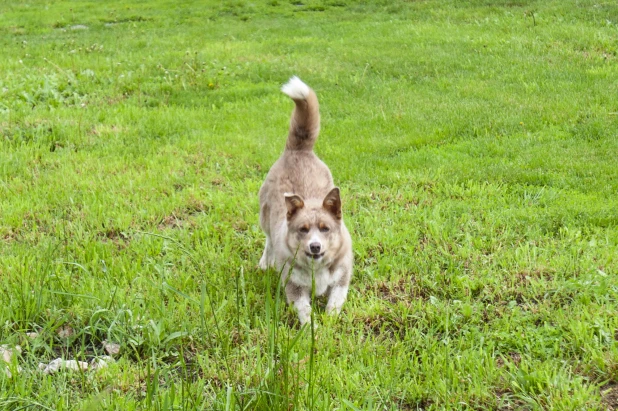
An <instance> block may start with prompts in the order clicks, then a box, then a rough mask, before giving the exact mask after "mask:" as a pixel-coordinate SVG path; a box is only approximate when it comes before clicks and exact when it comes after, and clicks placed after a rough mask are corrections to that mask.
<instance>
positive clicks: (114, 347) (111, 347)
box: [103, 340, 120, 355]
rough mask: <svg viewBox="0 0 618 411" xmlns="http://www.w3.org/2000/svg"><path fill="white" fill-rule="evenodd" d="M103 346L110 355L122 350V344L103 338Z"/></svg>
mask: <svg viewBox="0 0 618 411" xmlns="http://www.w3.org/2000/svg"><path fill="white" fill-rule="evenodd" d="M103 348H104V349H105V351H106V352H107V353H108V354H109V355H117V354H118V353H119V352H120V344H116V343H113V342H107V341H106V340H103Z"/></svg>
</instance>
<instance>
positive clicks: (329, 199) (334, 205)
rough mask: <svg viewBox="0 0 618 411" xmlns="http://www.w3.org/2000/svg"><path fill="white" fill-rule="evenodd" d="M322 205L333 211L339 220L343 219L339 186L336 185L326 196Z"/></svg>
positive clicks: (330, 211)
mask: <svg viewBox="0 0 618 411" xmlns="http://www.w3.org/2000/svg"><path fill="white" fill-rule="evenodd" d="M322 207H324V208H325V209H326V211H328V212H329V213H331V214H332V215H333V216H334V217H335V218H336V219H337V220H341V197H339V187H335V188H333V189H332V190H330V192H329V193H328V194H326V197H324V202H323V203H322Z"/></svg>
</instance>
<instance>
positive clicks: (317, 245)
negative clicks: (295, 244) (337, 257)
mask: <svg viewBox="0 0 618 411" xmlns="http://www.w3.org/2000/svg"><path fill="white" fill-rule="evenodd" d="M309 249H310V250H311V252H312V253H313V254H318V253H319V252H320V250H321V249H322V245H321V244H320V243H311V244H309Z"/></svg>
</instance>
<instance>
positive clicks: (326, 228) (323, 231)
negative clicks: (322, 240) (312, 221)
mask: <svg viewBox="0 0 618 411" xmlns="http://www.w3.org/2000/svg"><path fill="white" fill-rule="evenodd" d="M329 231H330V228H328V227H327V226H325V225H323V226H322V227H320V232H322V233H328V232H329Z"/></svg>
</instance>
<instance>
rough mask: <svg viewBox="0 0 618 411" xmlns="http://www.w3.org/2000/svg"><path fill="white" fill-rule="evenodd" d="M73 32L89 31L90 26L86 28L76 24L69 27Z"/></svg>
mask: <svg viewBox="0 0 618 411" xmlns="http://www.w3.org/2000/svg"><path fill="white" fill-rule="evenodd" d="M69 28H70V29H71V30H88V26H84V25H83V24H76V25H74V26H71V27H69Z"/></svg>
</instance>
